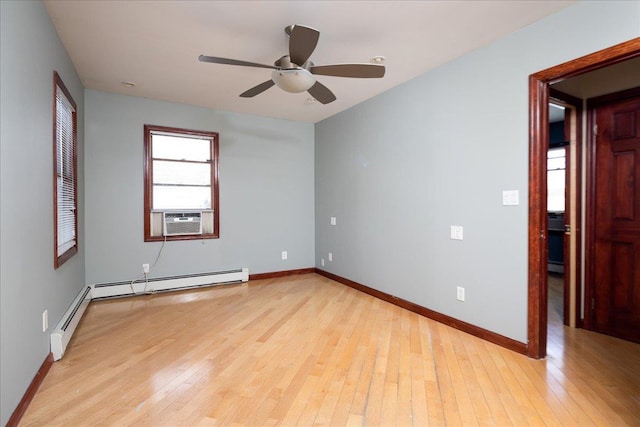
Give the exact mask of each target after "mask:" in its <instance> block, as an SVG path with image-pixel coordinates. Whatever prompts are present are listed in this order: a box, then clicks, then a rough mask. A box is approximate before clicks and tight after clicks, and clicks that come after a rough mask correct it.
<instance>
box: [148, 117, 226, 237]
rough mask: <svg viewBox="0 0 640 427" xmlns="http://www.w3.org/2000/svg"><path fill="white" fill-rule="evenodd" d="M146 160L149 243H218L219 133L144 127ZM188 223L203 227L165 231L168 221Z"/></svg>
mask: <svg viewBox="0 0 640 427" xmlns="http://www.w3.org/2000/svg"><path fill="white" fill-rule="evenodd" d="M144 159H145V173H144V238H145V241H146V242H149V241H158V240H164V239H166V240H185V239H213V238H217V237H218V236H219V230H218V227H219V220H218V219H219V217H220V213H219V207H218V134H217V133H215V132H203V131H193V130H187V129H177V128H169V127H162V126H152V125H145V126H144ZM187 219H191V220H197V221H199V222H201V226H200V227H196V229H192V228H190V227H186V228H184V227H183V228H181V229H180V230H181V232H180V233H175V234H173V233H169V232H168V231H167V230H169V228H167V227H166V226H165V221H168V220H171V221H173V220H176V221H177V220H187ZM185 230H186V231H185Z"/></svg>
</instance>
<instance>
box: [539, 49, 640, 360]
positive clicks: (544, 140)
mask: <svg viewBox="0 0 640 427" xmlns="http://www.w3.org/2000/svg"><path fill="white" fill-rule="evenodd" d="M638 56H640V37H637V38H635V39H632V40H629V41H627V42H624V43H620V44H617V45H615V46H612V47H610V48H607V49H603V50H600V51H598V52H595V53H592V54H590V55H586V56H583V57H581V58H578V59H575V60H573V61H569V62H565V63H564V64H560V65H556V66H555V67H551V68H548V69H546V70H543V71H540V72H538V73H535V74H532V75H530V76H529V274H528V332H527V335H528V342H527V355H528V356H529V357H532V358H536V359H539V358H543V357H545V356H546V354H547V291H548V289H547V197H546V196H547V149H548V141H549V111H548V109H549V91H550V89H549V85H551V84H553V83H558V82H560V81H562V80H565V79H567V78H569V77H574V76H577V75H580V74H584V73H587V72H589V71H594V70H597V69H599V68H603V67H607V66H609V65H613V64H617V63H619V62H622V61H626V60H628V59H631V58H635V57H638Z"/></svg>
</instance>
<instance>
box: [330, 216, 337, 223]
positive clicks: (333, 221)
mask: <svg viewBox="0 0 640 427" xmlns="http://www.w3.org/2000/svg"><path fill="white" fill-rule="evenodd" d="M331 225H336V217H335V216H332V217H331Z"/></svg>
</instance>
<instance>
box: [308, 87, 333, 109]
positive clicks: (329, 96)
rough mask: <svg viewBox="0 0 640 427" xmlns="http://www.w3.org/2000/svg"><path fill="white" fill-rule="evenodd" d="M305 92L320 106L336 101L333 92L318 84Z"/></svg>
mask: <svg viewBox="0 0 640 427" xmlns="http://www.w3.org/2000/svg"><path fill="white" fill-rule="evenodd" d="M307 92H309V94H310V95H311V96H313V97H314V98H315V99H316V100H318V101H319V102H320V103H322V104H328V103H330V102H333V101H335V100H336V96H335V95H334V94H333V92H331V91H330V90H329V88H327V87H326V86H325V85H323V84H322V83H320V82H316V83H315V84H314V85H313V86H311V88H310V89H309V90H308V91H307Z"/></svg>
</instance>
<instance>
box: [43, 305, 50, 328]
mask: <svg viewBox="0 0 640 427" xmlns="http://www.w3.org/2000/svg"><path fill="white" fill-rule="evenodd" d="M47 329H49V310H45V311H43V312H42V332H47Z"/></svg>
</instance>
